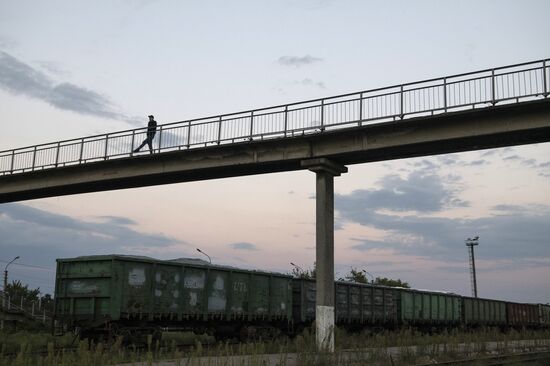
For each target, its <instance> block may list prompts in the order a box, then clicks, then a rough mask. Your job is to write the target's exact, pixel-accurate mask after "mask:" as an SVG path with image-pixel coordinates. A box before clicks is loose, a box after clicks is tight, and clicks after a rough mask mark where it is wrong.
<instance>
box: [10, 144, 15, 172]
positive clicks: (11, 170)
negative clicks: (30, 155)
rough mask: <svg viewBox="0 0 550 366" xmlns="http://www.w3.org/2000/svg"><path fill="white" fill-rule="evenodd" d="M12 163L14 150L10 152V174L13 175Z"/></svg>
mask: <svg viewBox="0 0 550 366" xmlns="http://www.w3.org/2000/svg"><path fill="white" fill-rule="evenodd" d="M14 162H15V149H14V150H12V151H11V163H10V174H11V173H13V164H14Z"/></svg>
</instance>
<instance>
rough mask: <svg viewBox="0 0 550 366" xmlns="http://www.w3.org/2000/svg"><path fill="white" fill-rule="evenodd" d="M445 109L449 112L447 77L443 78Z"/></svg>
mask: <svg viewBox="0 0 550 366" xmlns="http://www.w3.org/2000/svg"><path fill="white" fill-rule="evenodd" d="M443 110H444V111H445V113H447V78H443Z"/></svg>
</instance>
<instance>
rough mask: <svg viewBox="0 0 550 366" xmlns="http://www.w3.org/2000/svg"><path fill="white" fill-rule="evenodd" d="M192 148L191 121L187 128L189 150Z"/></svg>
mask: <svg viewBox="0 0 550 366" xmlns="http://www.w3.org/2000/svg"><path fill="white" fill-rule="evenodd" d="M189 146H191V121H189V127H188V128H187V148H188V149H189Z"/></svg>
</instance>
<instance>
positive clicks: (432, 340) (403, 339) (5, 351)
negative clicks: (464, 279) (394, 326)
mask: <svg viewBox="0 0 550 366" xmlns="http://www.w3.org/2000/svg"><path fill="white" fill-rule="evenodd" d="M335 338H336V352H335V353H332V354H325V353H321V354H320V353H318V352H316V344H315V334H314V331H313V330H312V329H305V330H304V331H303V332H302V333H301V334H299V335H297V336H296V337H295V338H294V339H288V338H284V337H281V338H279V339H277V340H274V341H256V342H247V343H238V344H230V343H217V344H214V343H213V340H212V337H209V336H206V335H194V334H192V333H189V332H180V333H165V334H163V337H162V341H156V340H153V337H151V336H148V337H147V344H146V347H145V348H140V347H137V346H136V345H129V346H124V345H123V342H122V337H119V338H117V339H116V341H115V342H113V343H111V344H104V343H97V344H95V343H94V342H89V341H87V340H83V341H78V342H75V344H72V341H73V337H72V335H65V336H63V337H53V336H51V335H49V334H44V333H42V334H40V333H30V332H18V333H14V334H9V335H8V334H5V333H0V365H2V366H27V365H28V366H35V365H37V366H54V365H55V366H57V365H59V366H73V365H75V366H92V365H117V364H123V363H130V364H135V363H141V364H140V365H152V364H153V363H154V362H155V361H158V360H166V359H174V360H179V361H177V362H176V361H175V364H177V365H190V364H192V363H193V361H194V360H198V359H199V358H200V357H207V359H206V360H207V361H206V363H204V362H203V363H201V365H207V364H208V365H220V366H221V365H228V366H229V365H242V366H255V365H258V366H260V365H267V364H268V363H267V361H266V356H265V355H266V354H277V356H273V357H272V360H275V362H276V363H277V364H278V365H281V366H286V365H287V364H288V362H289V361H288V360H289V357H290V356H291V355H292V358H293V360H294V361H295V362H296V364H299V365H305V366H307V365H350V364H366V363H368V364H372V365H392V364H393V365H412V364H418V363H425V364H428V363H431V362H434V361H435V360H438V361H451V360H456V359H460V358H468V357H475V356H482V355H494V354H499V355H501V354H510V353H513V352H525V351H533V350H537V349H539V350H540V349H543V348H545V349H549V348H550V331H548V330H546V331H533V330H523V331H509V332H507V333H503V332H501V331H500V330H498V329H490V328H488V329H480V330H478V331H476V332H472V331H468V332H459V331H457V330H452V331H449V332H441V333H438V334H431V335H430V334H424V333H419V332H417V331H415V330H412V329H402V330H400V331H394V332H390V331H382V332H379V333H370V332H366V331H364V332H361V333H351V334H350V333H347V332H346V331H344V330H342V329H336V337H335ZM518 340H522V342H518ZM181 345H187V346H188V347H187V349H186V351H182V349H181V347H180V346H181ZM238 356H246V357H238Z"/></svg>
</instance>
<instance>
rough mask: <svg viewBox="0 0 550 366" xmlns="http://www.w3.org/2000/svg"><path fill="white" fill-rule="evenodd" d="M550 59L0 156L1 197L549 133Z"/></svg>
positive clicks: (528, 139)
mask: <svg viewBox="0 0 550 366" xmlns="http://www.w3.org/2000/svg"><path fill="white" fill-rule="evenodd" d="M549 93H550V60H548V59H547V60H542V61H536V62H529V63H523V64H517V65H512V66H506V67H499V68H493V69H487V70H482V71H476V72H469V73H465V74H459V75H452V76H447V77H442V78H436V79H430V80H424V81H420V82H413V83H407V84H401V85H394V86H390V87H385V88H379V89H373V90H366V91H362V92H358V93H352V94H346V95H339V96H334V97H328V98H322V99H316V100H310V101H305V102H298V103H291V104H286V105H279V106H275V107H269V108H261V109H255V110H249V111H244V112H238V113H230V114H223V115H218V116H213V117H206V118H199V119H194V120H186V121H180V122H174V123H168V124H164V125H160V126H159V127H158V128H157V134H156V136H155V140H154V141H153V142H154V154H152V155H150V154H149V153H148V152H146V151H145V152H142V153H133V152H132V151H133V149H134V148H135V147H136V146H137V145H138V144H139V143H140V142H141V141H142V140H143V139H144V138H145V136H146V131H147V129H146V127H145V128H141V129H134V130H126V131H119V132H112V133H107V134H104V135H96V136H89V137H81V138H76V139H71V140H65V141H56V142H53V143H47V144H41V145H35V146H27V147H23V148H15V149H11V150H7V151H2V152H0V203H5V202H13V201H20V200H28V199H35V198H42V197H51V196H60V195H67V194H76V193H84V192H95V191H104V190H112V189H121V188H131V187H143V186H151V185H158V184H167V183H177V182H185V181H195V180H203V179H215V178H223V177H231V176H240V175H249V174H260V173H271V172H280V171H291V170H299V169H304V168H305V166H303V165H302V161H304V160H307V159H315V158H327V159H330V160H332V161H334V162H337V163H338V164H341V165H347V164H356V163H366V162H372V161H380V160H389V159H398V158H406V157H415V156H422V155H432V154H443V153H451V152H459V151H468V150H476V149H485V148H494V147H502V146H509V145H518V144H529V143H537V142H546V141H550V98H548V95H549Z"/></svg>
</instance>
